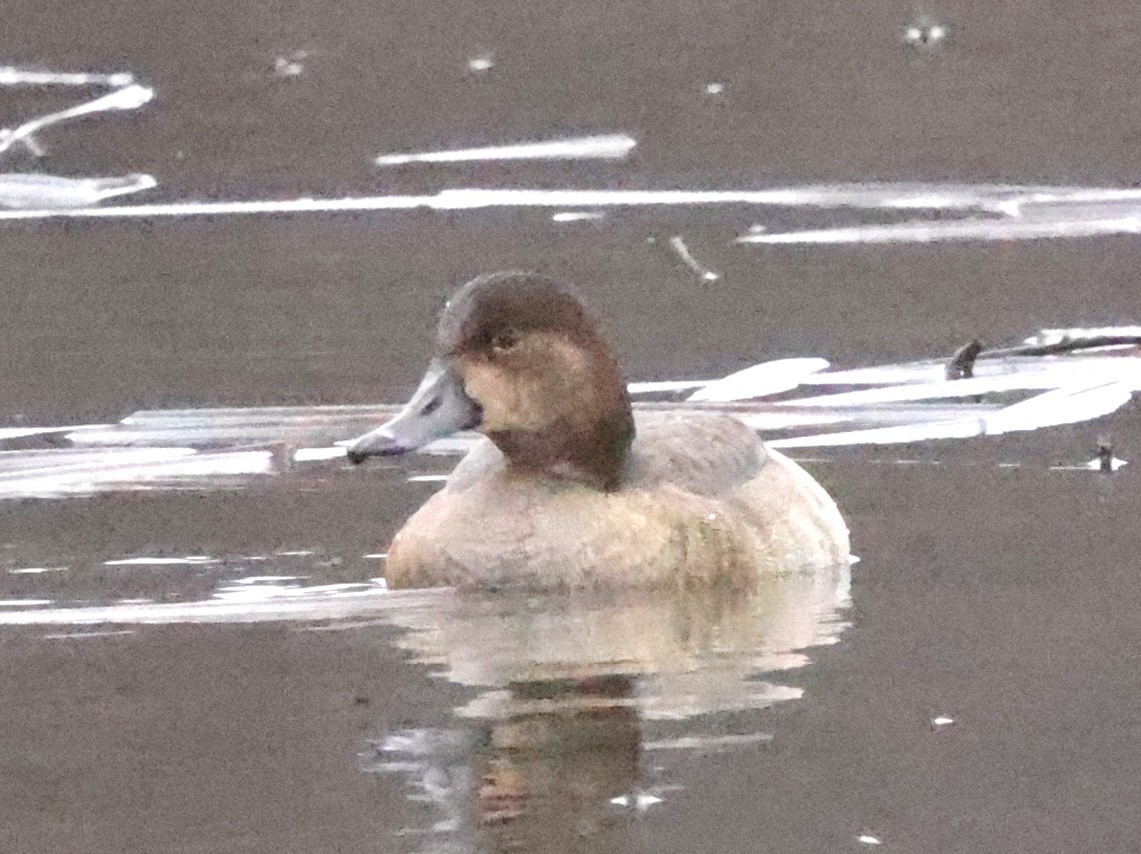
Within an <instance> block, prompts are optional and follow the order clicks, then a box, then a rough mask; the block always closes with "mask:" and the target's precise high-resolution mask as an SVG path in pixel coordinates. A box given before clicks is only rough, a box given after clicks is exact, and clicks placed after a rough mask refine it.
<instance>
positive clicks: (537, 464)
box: [348, 272, 848, 589]
mask: <svg viewBox="0 0 1141 854" xmlns="http://www.w3.org/2000/svg"><path fill="white" fill-rule="evenodd" d="M464 429H478V430H479V431H480V432H482V433H483V434H484V436H485V437H486V438H485V439H483V440H480V442H479V443H478V444H477V445H476V446H475V447H474V448H473V449H472V450H471V451H470V452H469V453H468V454H467V456H465V457H464V459H463V460H462V461H461V462H460V463H459V465H458V466H457V467H456V468H455V470H454V471H453V472H452V474H451V475H450V476H449V477H448V481H447V484H446V485H445V486H444V488H443V489H442V490H441V491H439V492H438V493H436V494H435V495H434V496H432V498H430V499H429V500H428V501H427V502H426V503H425V504H424V506H423V507H421V508H420V509H419V510H418V511H417V512H416V513H415V514H414V515H413V516H412V517H411V518H410V519H409V520H408V521H407V523H405V525H404V527H403V528H401V530H400V531H399V532H398V533H397V535H396V537H395V538H394V539H393V542H392V545H391V546H390V548H389V551H388V562H387V569H386V573H385V575H386V577H387V580H388V583H389V585H390V586H393V587H427V586H435V585H454V586H459V587H476V588H501V587H524V588H528V589H557V588H569V589H577V588H589V587H604V588H605V587H635V586H652V587H661V586H680V587H685V586H690V585H695V584H699V585H704V584H710V583H713V584H722V583H728V584H731V585H741V586H752V585H753V584H755V583H756V581H757V580H758V579H759V578H760V577H762V576H764V575H766V574H769V573H774V572H788V571H798V570H807V569H813V568H823V567H825V566H834V565H837V564H839V563H841V562H846V561H847V560H848V529H847V527H846V525H845V524H844V520H843V518H842V517H841V515H840V512H839V510H838V509H837V508H836V505H835V503H834V502H833V501H832V499H831V497H830V496H829V495H828V494H827V492H825V490H824V489H823V487H821V486H820V485H819V484H818V483H817V482H816V481H815V480H814V479H813V478H812V477H811V476H810V475H809V474H808V473H807V472H806V471H804V469H802V468H801V467H800V466H798V465H797V464H796V463H794V462H793V461H791V460H789V459H788V458H787V457H785V456H783V455H782V454H780V453H779V452H777V451H775V450H773V449H771V448H766V447H765V445H764V444H763V443H762V442H761V441H760V439H759V438H758V437H757V435H756V434H755V433H754V432H753V431H752V430H751V429H750V428H749V427H747V426H745V424H743V423H742V422H741V421H739V420H738V419H736V418H734V417H733V416H732V415H729V414H727V413H721V412H711V411H699V410H683V409H678V410H674V411H645V412H642V411H639V412H638V413H637V414H635V413H634V412H633V410H632V408H631V405H630V399H629V396H628V394H627V391H626V382H625V379H624V378H623V376H622V373H621V371H620V369H619V367H618V364H617V362H616V361H615V359H614V357H613V355H612V354H611V352H610V349H609V348H608V347H607V345H606V343H605V342H604V340H603V338H602V336H601V334H600V332H599V329H598V324H597V323H596V321H595V320H594V318H593V317H592V316H591V315H590V314H589V313H588V312H587V311H586V309H585V308H584V307H583V305H582V303H581V302H580V301H579V300H578V299H577V298H576V297H575V296H573V295H572V294H571V293H570V292H569V291H568V290H566V289H565V288H564V287H562V286H561V285H559V284H557V283H555V282H553V281H551V280H549V279H547V278H545V277H542V276H539V275H536V274H533V273H522V272H502V273H494V274H491V275H486V276H480V277H479V278H476V279H473V280H472V281H470V282H468V283H467V284H465V285H464V286H463V287H461V288H460V289H459V291H458V292H457V293H456V294H455V295H454V296H453V297H452V298H451V299H450V300H449V301H448V303H447V305H446V306H445V308H444V311H443V313H442V315H441V317H440V321H439V326H438V329H437V342H436V353H435V356H434V358H432V360H431V361H430V363H429V366H428V369H427V372H426V374H425V376H424V378H423V380H422V381H421V383H420V386H419V387H418V388H417V390H416V392H415V393H414V394H413V396H412V399H411V400H410V401H409V402H408V404H407V405H406V406H405V407H404V408H403V409H402V410H401V412H400V413H399V414H398V415H397V416H396V417H395V418H393V419H392V420H391V421H389V422H388V423H386V424H384V425H383V426H381V427H379V428H377V429H376V430H373V431H372V432H370V433H366V434H365V435H363V436H361V437H360V438H358V439H357V440H355V441H354V442H353V443H352V444H350V446H349V448H348V456H349V459H350V460H351V461H352V462H354V463H359V462H361V461H363V460H364V459H365V458H367V457H369V456H388V455H393V454H402V453H405V452H407V451H411V450H414V449H416V448H419V447H421V446H423V445H425V444H427V443H428V442H431V441H433V440H435V439H438V438H442V437H443V436H446V435H448V434H451V433H453V432H456V431H458V430H464Z"/></svg>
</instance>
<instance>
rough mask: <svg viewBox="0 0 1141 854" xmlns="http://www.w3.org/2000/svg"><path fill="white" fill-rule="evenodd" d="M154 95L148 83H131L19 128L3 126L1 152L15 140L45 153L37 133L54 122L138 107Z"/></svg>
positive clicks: (32, 149) (0, 138) (0, 136)
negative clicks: (37, 138)
mask: <svg viewBox="0 0 1141 854" xmlns="http://www.w3.org/2000/svg"><path fill="white" fill-rule="evenodd" d="M154 94H155V93H154V90H153V89H151V88H150V87H149V86H143V85H140V84H138V83H132V84H131V85H129V86H124V87H122V88H121V89H116V90H114V91H113V92H108V93H107V94H106V95H102V96H100V97H98V98H95V99H94V100H92V101H86V102H84V103H82V104H77V105H76V106H74V107H68V108H67V109H64V110H59V111H58V112H55V113H48V114H47V115H44V116H40V117H39V118H35V119H32V120H31V121H27V122H24V123H23V124H22V125H20V126H19V127H16V128H11V129H9V128H4V129H0V153H3V152H4V151H7V150H8V149H9V148H11V147H12V145H14V144H15V143H17V142H21V143H23V144H24V145H25V146H27V147H28V148H29V149H30V150H31V151H32V152H33V153H34V154H37V155H42V154H43V149H42V148H41V147H40V145H39V143H38V142H37V141H36V138H35V135H36V134H37V133H38V132H39V131H41V130H43V129H44V128H46V127H48V126H49V125H54V124H57V123H58V122H62V121H66V120H67V119H74V118H78V117H79V116H84V115H88V114H90V113H101V112H105V111H107V110H135V109H138V108H139V107H141V106H143V105H144V104H146V103H148V102H149V101H150V100H151V99H152V98H154Z"/></svg>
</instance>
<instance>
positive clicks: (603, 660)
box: [362, 566, 849, 851]
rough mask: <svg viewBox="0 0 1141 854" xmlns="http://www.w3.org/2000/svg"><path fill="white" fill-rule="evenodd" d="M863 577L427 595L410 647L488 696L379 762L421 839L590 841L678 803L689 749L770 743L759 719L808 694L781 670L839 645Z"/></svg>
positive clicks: (417, 604)
mask: <svg viewBox="0 0 1141 854" xmlns="http://www.w3.org/2000/svg"><path fill="white" fill-rule="evenodd" d="M848 588H849V568H848V567H847V566H843V567H837V568H834V569H831V570H824V571H821V572H817V573H814V574H794V575H786V576H774V577H769V578H767V579H765V580H764V581H763V582H762V583H761V586H760V587H759V588H758V589H757V590H756V591H755V593H753V594H749V595H746V594H742V593H741V592H740V591H735V590H716V589H715V590H700V591H692V590H691V591H673V592H659V593H648V592H646V591H637V592H631V593H621V594H615V593H608V594H581V595H549V596H548V595H545V596H526V597H518V596H515V595H496V596H491V595H488V596H473V595H471V594H464V595H461V594H457V593H452V592H447V593H445V592H433V593H419V592H418V593H415V594H410V595H409V596H408V597H407V600H406V601H405V602H404V603H402V604H401V605H400V606H399V607H395V608H391V609H386V611H387V613H388V614H389V616H390V617H391V618H392V619H393V620H394V621H395V622H396V623H397V624H399V625H401V626H403V627H404V628H406V629H408V630H409V631H408V632H407V633H406V634H404V635H403V636H402V637H401V639H400V641H399V643H400V644H401V645H402V646H403V647H405V648H406V649H408V650H410V651H412V652H413V653H414V655H415V657H416V658H417V659H418V660H420V661H422V662H427V663H430V664H433V665H435V666H438V667H439V668H440V669H441V672H442V675H444V676H446V677H447V678H448V679H450V680H452V681H454V682H457V683H460V684H462V685H466V686H470V687H475V688H477V689H479V690H480V693H479V694H478V695H477V696H476V697H475V699H473V700H471V701H470V702H467V703H466V704H465V705H463V706H461V707H459V708H457V709H456V712H457V714H458V715H460V716H461V717H463V718H465V719H467V720H469V721H470V724H469V725H468V726H465V727H461V728H458V729H456V730H454V731H447V732H442V731H438V730H416V729H408V730H401V731H398V732H389V733H382V734H379V735H378V736H377V738H376V739H375V741H374V742H373V744H372V746H371V748H370V749H369V750H368V751H366V752H365V753H364V754H363V755H362V767H363V768H364V770H366V771H373V772H383V773H388V774H396V775H398V776H399V777H401V778H402V779H403V781H404V783H405V784H406V786H407V792H408V796H409V797H410V798H412V799H414V800H416V801H419V802H422V803H425V804H426V805H427V806H428V813H427V814H425V816H424V819H423V821H422V822H420V823H419V825H418V826H417V827H414V828H411V827H410V828H405V829H404V830H403V831H402V832H403V833H404V834H405V835H408V836H409V837H410V838H412V839H415V840H416V843H415V846H414V847H415V848H417V849H419V850H431V851H439V850H476V849H479V850H482V849H484V848H486V847H490V848H491V850H523V849H525V850H551V851H568V850H576V849H578V848H582V847H583V846H584V845H585V846H586V847H589V845H590V840H591V839H592V838H594V837H596V835H597V834H599V833H602V832H606V833H617V834H622V833H624V832H625V831H624V830H623V828H624V827H625V826H626V825H628V822H627V821H625V818H626V816H627V815H628V814H630V813H639V812H642V811H645V810H651V809H659V808H661V806H660V804H661V803H662V801H663V800H666V801H668V799H669V794H668V792H669V791H670V790H671V789H672V788H675V787H674V786H672V785H671V783H670V779H669V778H670V772H671V769H672V768H673V767H676V764H677V762H678V760H679V758H680V757H683V756H688V755H690V754H691V753H692V752H693V751H716V750H726V749H739V748H740V747H741V746H745V745H752V746H756V745H759V744H765V743H766V742H767V739H768V736H767V735H766V734H765V733H761V732H759V731H757V727H758V718H757V716H756V715H749V714H747V713H748V712H749V711H755V710H758V709H763V708H767V707H768V706H771V705H772V704H773V703H776V702H779V701H782V700H787V699H793V698H796V697H799V696H800V694H801V691H800V689H798V688H794V687H790V686H787V685H781V684H779V683H778V682H776V681H773V678H774V677H773V674H776V673H779V672H780V671H784V670H788V669H791V668H796V667H799V666H801V665H802V664H804V663H805V661H806V657H805V653H804V652H803V650H805V649H807V648H810V647H813V646H819V645H821V644H828V643H833V642H834V641H835V640H836V639H837V638H838V636H839V634H840V632H841V631H842V629H843V628H844V626H845V623H844V622H843V621H842V619H841V614H840V612H841V611H842V609H843V608H844V607H845V606H846V605H847V603H848ZM520 846H522V849H521V848H520Z"/></svg>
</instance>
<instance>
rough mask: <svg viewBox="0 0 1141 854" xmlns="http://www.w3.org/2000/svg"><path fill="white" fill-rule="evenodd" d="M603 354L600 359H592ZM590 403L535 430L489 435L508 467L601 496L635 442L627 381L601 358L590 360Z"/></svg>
mask: <svg viewBox="0 0 1141 854" xmlns="http://www.w3.org/2000/svg"><path fill="white" fill-rule="evenodd" d="M596 355H603V354H596ZM593 367H594V370H593V371H592V372H591V373H592V374H593V376H592V378H591V382H590V383H589V384H587V385H584V386H580V387H583V388H589V389H590V390H591V393H590V399H589V400H583V401H577V402H575V405H572V406H568V407H567V408H566V409H565V411H564V413H563V415H562V416H561V417H559V418H556V419H554V420H552V421H551V422H550V423H548V424H546V425H545V426H544V427H542V428H540V429H537V430H503V431H497V432H489V433H488V434H487V435H488V437H489V438H490V439H491V440H492V441H493V442H494V443H495V444H496V446H497V447H498V448H499V450H500V451H502V452H503V454H504V456H506V457H507V459H508V461H509V462H510V464H511V467H512V468H513V469H516V470H520V471H525V472H530V473H537V474H539V475H541V476H545V477H550V478H553V479H555V480H560V481H572V482H576V483H581V484H584V485H586V486H589V487H591V488H594V489H599V490H603V491H606V492H609V491H612V490H614V489H617V488H618V487H619V486H620V485H621V483H622V478H623V476H624V474H625V471H626V461H627V458H628V457H629V454H630V445H631V444H632V443H633V441H634V414H633V411H632V410H631V408H630V397H629V395H628V394H627V392H626V382H625V379H624V378H623V377H622V374H621V372H620V371H619V369H618V366H617V364H616V363H615V361H614V360H613V358H612V357H611V356H610V354H609V353H605V354H604V356H603V357H602V358H597V359H595V360H594V365H593Z"/></svg>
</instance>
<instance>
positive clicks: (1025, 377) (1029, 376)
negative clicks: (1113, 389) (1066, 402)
mask: <svg viewBox="0 0 1141 854" xmlns="http://www.w3.org/2000/svg"><path fill="white" fill-rule="evenodd" d="M1027 361H1029V360H1027ZM838 375H841V374H839V373H838ZM829 376H830V375H829V374H818V375H817V377H815V378H814V379H824V378H827V377H829ZM1090 377H1097V378H1098V381H1099V382H1101V383H1108V382H1115V383H1119V384H1120V385H1121V386H1122V387H1123V388H1125V389H1127V390H1129V391H1141V362H1138V361H1136V360H1134V359H1127V358H1120V357H1112V358H1105V359H1097V361H1096V362H1095V363H1094V364H1091V362H1090V361H1089V360H1087V359H1085V358H1082V357H1061V358H1058V359H1054V360H1051V361H1032V362H1031V363H1030V364H1027V365H1025V366H1024V369H1023V370H1020V371H1018V372H1017V373H1009V374H1001V375H994V376H984V377H970V378H965V379H958V380H945V379H937V380H933V381H929V382H908V383H905V384H902V385H892V386H887V387H884V388H874V389H864V390H860V391H850V392H842V393H839V394H825V395H819V396H817V397H803V398H799V399H796V400H788V401H783V402H781V403H780V404H778V405H783V406H820V407H849V406H872V405H876V404H882V403H902V402H906V401H920V400H939V399H946V398H954V397H973V396H975V395H979V394H990V393H995V392H1007V391H1026V390H1049V389H1058V388H1065V387H1075V386H1083V385H1085V384H1088V382H1089V381H1090ZM835 382H836V383H837V384H840V381H839V380H836V381H835ZM801 383H803V380H801ZM848 383H850V380H845V381H844V384H848Z"/></svg>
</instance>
